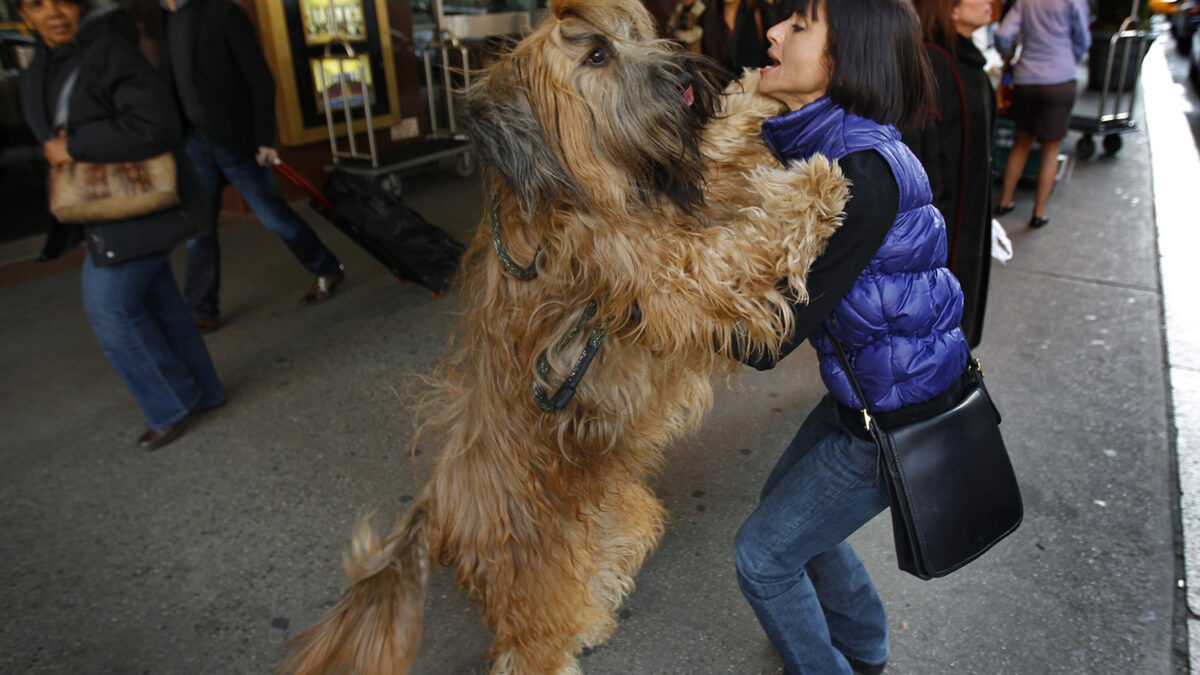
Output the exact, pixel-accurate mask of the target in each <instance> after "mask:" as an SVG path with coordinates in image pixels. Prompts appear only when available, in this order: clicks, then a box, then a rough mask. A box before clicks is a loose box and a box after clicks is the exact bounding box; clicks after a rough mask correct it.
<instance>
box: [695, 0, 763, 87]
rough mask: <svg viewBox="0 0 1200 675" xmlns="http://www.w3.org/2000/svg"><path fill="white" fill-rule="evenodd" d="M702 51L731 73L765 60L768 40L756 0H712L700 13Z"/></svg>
mask: <svg viewBox="0 0 1200 675" xmlns="http://www.w3.org/2000/svg"><path fill="white" fill-rule="evenodd" d="M701 18H702V20H703V26H704V31H703V37H702V42H701V47H702V49H701V51H703V53H704V55H705V56H708V57H710V58H712V59H715V60H716V61H717V62H718V63H720V64H721V65H723V66H725V67H726V68H727V69H728V70H729V72H730V73H731V74H732V75H733V76H734V77H741V76H742V70H744V69H746V68H761V67H762V66H763V65H765V64H766V63H767V41H766V37H765V29H766V28H765V26H764V24H763V13H762V7H761V6H760V5H759V0H714V1H713V2H712V3H710V4H709V5H708V9H707V11H705V13H704V15H703V16H702V17H701Z"/></svg>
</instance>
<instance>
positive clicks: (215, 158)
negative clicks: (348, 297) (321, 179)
mask: <svg viewBox="0 0 1200 675" xmlns="http://www.w3.org/2000/svg"><path fill="white" fill-rule="evenodd" d="M184 150H186V151H187V155H188V158H189V159H191V160H192V166H194V167H196V173H198V174H199V175H200V181H201V182H202V183H203V184H204V191H205V194H206V195H207V196H208V199H209V201H210V203H211V204H212V208H213V213H220V211H221V193H222V191H223V190H224V189H225V185H226V184H227V183H228V184H232V185H233V187H235V188H236V189H237V191H238V192H239V193H240V194H241V195H242V198H243V199H245V200H246V203H247V204H249V205H250V210H252V211H253V212H254V217H255V218H258V220H259V222H261V223H262V224H263V225H264V226H265V227H266V228H267V229H268V230H271V231H272V232H274V233H275V234H277V235H279V238H280V239H282V240H283V243H284V244H286V245H287V247H288V249H290V250H291V252H292V255H294V256H296V260H298V261H300V264H301V265H303V266H304V268H305V269H307V270H308V271H309V272H312V273H313V275H315V276H318V277H327V276H332V275H334V274H337V273H338V272H339V271H340V270H341V269H342V266H341V263H340V262H338V259H337V256H335V255H333V253H332V252H330V250H329V249H328V248H327V247H326V246H325V244H324V243H322V242H321V239H320V238H319V237H318V236H317V234H316V233H315V232H313V230H312V228H311V227H309V226H308V223H306V222H304V220H303V219H302V218H301V217H300V216H299V215H297V214H296V212H295V211H293V210H292V208H291V207H290V206H288V205H287V203H286V202H284V201H283V198H282V197H280V196H279V190H278V188H276V187H275V178H274V176H273V175H272V172H271V169H269V168H267V167H262V166H259V165H258V163H257V162H256V161H255V160H254V158H253V157H241V156H237V155H234V154H233V153H231V152H229V151H228V150H226V149H225V148H224V147H222V146H221V144H220V143H219V142H217V140H216V139H215V138H213V137H212V136H209V135H208V134H202V133H195V132H193V133H190V134H188V136H187V139H186V140H185V142H184ZM187 248H188V262H187V278H186V280H185V282H184V295H185V296H186V298H187V305H188V307H189V308H190V309H191V310H192V314H193V315H195V316H196V317H215V316H217V315H218V314H219V310H220V306H219V304H220V303H219V297H218V296H219V293H220V288H221V249H220V246H219V244H218V240H217V231H216V230H213V231H212V232H210V233H208V234H205V235H201V236H199V237H196V238H194V239H191V240H189V241H188V245H187Z"/></svg>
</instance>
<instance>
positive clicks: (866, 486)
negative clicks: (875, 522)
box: [735, 396, 888, 675]
mask: <svg viewBox="0 0 1200 675" xmlns="http://www.w3.org/2000/svg"><path fill="white" fill-rule="evenodd" d="M877 455H878V450H877V448H876V446H875V444H874V443H872V442H870V441H864V440H862V439H860V438H858V437H856V436H854V435H853V434H852V433H850V432H849V431H848V430H847V429H846V428H845V426H843V424H842V422H841V420H840V418H839V417H838V414H837V408H836V404H835V403H834V401H833V399H831V398H830V397H829V396H826V397H825V398H824V399H822V400H821V402H820V404H818V405H817V407H816V408H815V409H814V410H813V411H812V412H811V413H809V416H808V418H807V419H805V420H804V424H803V425H801V427H800V430H799V431H798V432H797V433H796V437H795V438H794V439H793V440H792V442H791V444H790V445H789V446H788V448H787V450H786V451H785V452H784V453H783V456H782V457H781V458H780V459H779V462H778V463H777V464H776V466H775V469H774V470H773V471H772V472H771V475H770V476H769V477H768V478H767V482H766V484H765V485H764V486H763V490H762V496H761V500H760V502H759V505H758V507H757V508H756V509H755V510H754V513H752V514H751V515H750V517H749V518H748V519H746V522H745V523H744V524H743V525H742V527H741V529H740V530H739V531H738V534H737V540H736V544H735V548H736V560H737V573H738V585H739V586H740V587H741V589H742V594H743V595H745V596H746V599H747V600H748V601H749V602H750V605H751V606H752V607H753V608H754V613H755V614H756V615H757V616H758V620H759V622H760V623H762V625H763V629H764V630H765V631H766V633H767V637H769V638H770V640H771V643H772V644H774V645H775V648H776V649H778V650H779V654H780V656H781V657H782V658H783V662H784V665H785V667H786V668H787V672H788V673H805V674H809V675H833V674H843V673H850V672H851V669H850V665H849V663H848V662H847V658H853V659H857V660H859V661H862V662H864V663H868V664H878V663H883V662H884V661H886V660H887V656H888V630H887V617H886V615H885V613H884V609H883V603H882V602H881V601H880V600H879V596H878V595H877V594H876V592H875V588H874V586H872V585H871V579H870V577H868V576H867V571H866V569H864V568H863V565H862V562H861V561H859V559H858V556H857V555H855V553H854V551H853V550H852V549H851V548H850V544H848V543H847V542H846V538H847V537H849V536H850V535H851V534H853V533H854V531H855V530H857V529H858V528H860V527H862V526H863V525H864V524H866V522H867V521H869V520H871V519H872V518H873V517H875V516H876V515H877V514H879V513H880V512H881V511H883V510H884V509H886V508H887V506H888V498H887V487H886V485H884V483H883V482H882V480H881V481H879V483H878V484H876V457H877Z"/></svg>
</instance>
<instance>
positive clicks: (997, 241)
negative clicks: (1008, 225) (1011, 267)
mask: <svg viewBox="0 0 1200 675" xmlns="http://www.w3.org/2000/svg"><path fill="white" fill-rule="evenodd" d="M992 257H993V258H995V259H996V260H999V261H1000V264H1002V265H1003V264H1004V263H1006V262H1008V261H1009V260H1012V257H1013V250H1012V241H1010V240H1009V238H1008V233H1007V232H1005V231H1004V226H1002V225H1001V224H1000V221H998V220H996V219H995V218H992Z"/></svg>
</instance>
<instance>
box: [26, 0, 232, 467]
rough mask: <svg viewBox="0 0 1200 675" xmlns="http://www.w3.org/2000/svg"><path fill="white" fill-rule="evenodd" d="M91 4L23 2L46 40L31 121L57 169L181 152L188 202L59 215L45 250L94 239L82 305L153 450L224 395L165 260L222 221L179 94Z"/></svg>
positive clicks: (125, 30)
mask: <svg viewBox="0 0 1200 675" xmlns="http://www.w3.org/2000/svg"><path fill="white" fill-rule="evenodd" d="M88 9H89V8H88V7H86V6H84V5H82V4H80V2H79V0H19V5H18V11H19V13H20V15H21V18H22V19H23V20H24V21H25V22H26V23H27V24H28V25H29V26H30V27H32V28H33V29H34V30H35V31H36V32H37V33H38V36H39V38H40V41H39V45H38V49H37V54H36V56H35V57H34V60H33V62H32V63H31V64H30V66H29V69H28V70H27V71H26V72H25V74H24V75H23V76H22V78H21V104H22V108H23V110H24V114H25V120H26V122H27V123H28V124H29V127H30V128H31V129H32V130H33V133H34V135H35V136H36V137H37V138H38V140H39V141H41V142H42V143H43V151H44V153H45V156H46V160H47V161H48V162H49V163H50V164H51V165H52V166H62V165H66V164H70V163H73V162H77V161H78V162H125V161H137V160H143V159H149V158H151V157H154V156H156V155H160V154H162V153H164V152H168V151H171V152H173V154H174V158H175V164H176V173H177V176H178V178H177V180H178V185H177V191H178V193H179V198H180V202H181V205H180V206H176V207H171V208H168V209H166V210H162V211H158V212H156V213H151V214H149V215H145V216H140V217H136V218H131V219H128V220H123V221H119V222H104V223H91V224H88V225H84V226H82V227H79V226H68V225H63V224H61V223H57V222H56V223H55V224H54V226H53V229H52V231H51V233H50V236H49V237H48V238H47V246H46V248H45V249H44V250H43V258H52V257H55V256H57V255H59V254H61V253H62V252H63V251H65V250H67V249H68V248H72V247H73V246H74V245H76V244H78V243H79V242H80V241H81V239H82V241H84V242H85V243H86V245H87V248H88V251H87V255H86V257H85V260H84V265H83V272H82V275H81V277H82V279H81V281H82V289H83V305H84V309H85V310H86V311H87V315H88V319H89V320H90V321H91V324H92V330H93V332H95V334H96V338H97V340H98V341H99V343H100V348H101V349H102V350H103V351H104V354H105V356H106V357H108V360H109V362H110V363H112V365H113V367H114V368H116V370H117V372H118V373H119V374H120V375H121V378H122V379H123V380H124V381H125V384H126V385H127V386H128V387H129V390H130V392H131V393H132V394H133V395H134V398H136V399H137V401H138V403H139V404H140V405H141V407H142V411H143V412H144V413H145V416H146V422H147V426H148V428H147V429H146V431H145V432H144V433H143V434H142V435H141V437H140V438H139V439H138V444H139V445H140V446H141V447H142V448H144V449H147V450H153V449H156V448H159V447H161V446H163V445H166V444H167V443H169V442H171V441H172V440H174V439H175V438H177V437H178V436H179V434H180V433H182V430H183V424H182V422H183V420H184V418H185V417H187V416H188V415H189V414H191V413H193V412H198V411H200V410H204V409H208V408H213V407H216V406H219V405H221V404H223V403H224V402H225V393H224V391H223V390H222V388H221V383H220V381H219V380H218V378H217V373H216V370H215V369H214V368H213V364H212V360H211V359H210V357H209V354H208V349H207V348H206V347H205V345H204V341H203V339H202V338H201V337H200V333H199V332H198V331H197V330H196V327H195V325H194V324H193V323H192V317H191V314H190V313H189V312H188V310H187V307H186V306H185V305H184V303H183V298H182V297H181V296H180V294H179V287H178V286H177V285H176V284H175V278H174V276H173V275H172V273H171V267H170V265H169V263H168V261H167V254H168V253H169V252H170V250H171V249H172V248H173V247H174V246H175V245H176V244H177V243H179V242H181V241H183V240H185V239H187V238H188V237H191V236H194V235H196V234H199V233H201V232H206V231H210V230H211V228H212V227H213V226H214V223H215V220H214V217H213V214H212V213H211V212H209V210H208V208H207V206H206V201H205V200H204V197H203V194H202V191H201V188H200V184H199V179H198V177H197V176H196V175H195V172H194V171H193V170H192V168H191V165H190V164H189V163H188V162H187V160H186V158H185V157H184V155H183V154H182V152H181V151H180V144H181V142H182V136H181V129H180V123H179V119H178V117H177V114H176V111H175V108H174V105H173V103H172V99H171V95H170V92H169V91H168V89H167V87H166V84H165V82H164V81H163V80H162V78H161V76H160V75H159V74H158V73H157V72H156V71H155V70H154V69H153V67H152V66H151V65H150V63H149V62H148V61H147V60H146V59H145V57H144V56H142V54H141V52H140V51H139V50H138V47H137V43H138V32H137V28H136V26H135V25H134V23H133V20H132V19H130V18H129V16H128V15H126V14H125V13H123V12H121V11H117V10H107V11H105V10H95V11H88ZM64 123H65V124H64Z"/></svg>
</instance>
